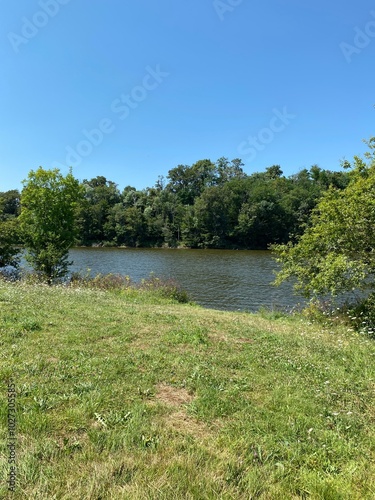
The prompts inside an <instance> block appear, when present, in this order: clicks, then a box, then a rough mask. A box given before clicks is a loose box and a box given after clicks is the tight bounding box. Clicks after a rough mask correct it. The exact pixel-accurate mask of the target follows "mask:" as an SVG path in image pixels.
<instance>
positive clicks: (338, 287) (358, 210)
mask: <svg viewBox="0 0 375 500" xmlns="http://www.w3.org/2000/svg"><path fill="white" fill-rule="evenodd" d="M368 145H369V147H370V151H369V153H368V154H367V155H366V157H367V160H368V162H367V163H366V162H365V161H364V160H362V159H360V158H358V157H355V158H354V164H353V169H352V171H351V172H350V174H349V184H348V185H347V187H346V188H345V189H341V190H339V189H337V188H336V187H333V186H331V187H330V188H329V189H328V191H326V192H325V194H324V195H323V197H322V199H321V200H320V202H319V203H318V205H317V207H316V208H315V209H314V210H313V214H312V217H311V225H310V227H307V229H306V231H305V232H304V234H303V235H302V236H301V237H300V238H299V240H298V242H297V243H296V244H292V243H288V244H286V245H274V246H273V247H272V248H273V250H275V251H276V253H277V260H278V262H279V263H281V264H282V266H283V267H282V269H281V271H280V273H279V274H278V276H277V279H276V283H281V282H282V281H284V280H286V279H296V284H295V287H296V289H297V290H299V291H300V292H302V293H303V294H304V295H305V296H307V297H310V296H319V295H324V294H331V295H333V296H336V295H338V294H340V293H342V292H347V291H352V290H357V289H359V290H367V289H373V288H374V271H375V139H374V138H373V139H371V140H370V141H369V142H368Z"/></svg>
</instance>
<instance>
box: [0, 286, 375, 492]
mask: <svg viewBox="0 0 375 500" xmlns="http://www.w3.org/2000/svg"><path fill="white" fill-rule="evenodd" d="M0 335H1V350H0V355H1V359H0V375H1V379H0V380H1V391H0V413H1V415H0V422H1V431H0V432H1V434H0V444H1V458H0V460H1V461H0V474H1V476H0V478H1V485H0V497H1V498H8V497H9V498H15V499H21V498H31V499H49V500H51V499H76V498H77V499H97V500H99V499H112V498H113V499H117V498H119V499H121V498H124V499H211V498H212V499H214V498H220V499H255V498H259V499H272V500H273V499H297V498H311V499H332V500H337V499H350V500H353V499H361V500H362V499H367V498H368V499H373V498H375V407H374V401H375V398H374V396H375V363H374V362H375V341H372V340H369V339H368V338H366V337H365V336H360V335H357V334H355V333H354V332H351V331H348V327H345V326H344V325H342V326H337V327H323V326H321V325H319V324H310V323H308V321H307V320H306V319H303V318H302V316H291V317H284V316H282V315H279V316H278V315H274V316H272V315H269V316H267V315H266V314H263V315H261V314H258V315H251V314H245V313H232V312H221V311H213V310H205V309H203V308H200V307H198V306H194V305H190V304H178V303H176V302H173V301H171V300H168V299H165V298H162V297H160V296H159V295H157V294H155V293H151V292H147V291H136V290H132V289H128V290H124V291H122V292H119V291H117V292H115V291H100V290H89V289H85V288H76V289H69V288H63V287H48V286H42V285H21V284H6V283H3V282H1V283H0ZM10 379H11V380H12V381H13V382H14V383H15V386H16V393H17V403H16V404H17V428H16V436H17V439H16V461H17V484H16V489H15V492H14V493H8V491H7V488H8V486H7V478H8V474H9V467H10V466H9V464H8V448H7V444H8V427H7V414H8V410H7V385H8V381H9V380H10Z"/></svg>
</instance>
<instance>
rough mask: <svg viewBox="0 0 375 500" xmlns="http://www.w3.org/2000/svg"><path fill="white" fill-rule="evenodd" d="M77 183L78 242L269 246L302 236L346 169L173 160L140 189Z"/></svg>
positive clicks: (10, 216) (11, 216)
mask: <svg viewBox="0 0 375 500" xmlns="http://www.w3.org/2000/svg"><path fill="white" fill-rule="evenodd" d="M42 170H43V169H42ZM42 170H40V172H41V171H42ZM47 172H48V171H47ZM45 180H46V179H45ZM60 181H61V179H60ZM25 184H27V181H26V183H25ZM79 184H80V186H79V189H78V190H77V193H76V195H77V199H76V200H75V213H74V219H75V224H76V232H75V236H74V244H76V245H84V246H91V245H104V246H129V247H162V246H164V247H178V246H186V247H190V248H232V249H233V248H239V249H266V248H267V247H268V245H270V244H274V243H287V242H288V241H293V240H295V238H296V237H298V235H300V234H302V232H303V230H304V228H305V226H306V224H308V223H309V219H310V214H311V211H312V209H313V208H314V207H315V206H316V204H317V202H318V200H319V199H320V197H321V196H322V194H323V192H325V191H326V190H327V189H328V188H329V187H330V186H333V187H334V188H336V189H344V188H345V187H346V186H347V184H348V174H347V172H345V171H338V172H337V171H336V172H334V171H330V170H323V169H321V168H319V167H318V166H316V165H314V166H312V167H311V168H310V169H309V170H307V169H304V170H301V171H300V172H298V173H296V174H294V175H291V176H289V177H285V176H284V175H283V172H282V170H281V168H280V166H279V165H273V166H271V167H269V168H267V169H266V170H265V171H264V172H256V173H253V174H251V175H248V174H246V173H245V172H244V170H243V163H242V162H241V160H240V159H234V160H232V161H229V160H228V159H227V158H220V159H219V160H218V161H217V162H215V163H214V162H211V161H210V160H199V161H197V162H196V163H194V164H193V165H191V166H189V165H178V166H177V167H175V168H173V169H171V170H170V171H169V172H168V175H167V178H164V177H159V178H158V180H157V181H156V183H155V185H154V186H153V187H150V188H145V189H143V190H137V189H136V188H134V187H132V186H127V187H125V189H123V190H122V191H120V190H119V188H118V186H117V184H116V183H115V182H113V181H110V180H107V179H106V177H104V176H97V177H95V178H93V179H90V180H87V179H85V180H83V182H81V183H79ZM25 193H27V191H25ZM25 193H24V194H25ZM51 194H52V190H50V195H51ZM23 198H24V196H23V195H22V193H19V192H18V191H17V190H11V191H7V192H1V193H0V221H1V228H2V229H1V235H2V240H12V239H13V238H14V236H15V235H14V234H13V233H14V232H15V231H16V226H17V223H16V219H17V218H18V216H19V215H20V213H21V206H22V205H25V206H26V203H25V202H26V200H24V199H23ZM49 202H51V200H50V201H49ZM28 203H30V201H29V200H28ZM46 203H48V201H47V200H46ZM44 209H45V207H44ZM41 210H42V211H43V207H42V208H41ZM70 224H73V221H70ZM50 230H51V228H50ZM19 238H20V241H19V242H20V243H22V241H21V240H22V235H20V237H19ZM3 253H6V252H4V250H3ZM3 259H4V256H3Z"/></svg>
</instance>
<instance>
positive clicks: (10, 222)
mask: <svg viewBox="0 0 375 500" xmlns="http://www.w3.org/2000/svg"><path fill="white" fill-rule="evenodd" d="M18 242H19V228H18V223H17V220H16V219H7V220H3V221H1V220H0V268H1V267H6V266H14V267H18V264H19V256H18V254H19V252H20V249H19V247H18V246H17V243H18Z"/></svg>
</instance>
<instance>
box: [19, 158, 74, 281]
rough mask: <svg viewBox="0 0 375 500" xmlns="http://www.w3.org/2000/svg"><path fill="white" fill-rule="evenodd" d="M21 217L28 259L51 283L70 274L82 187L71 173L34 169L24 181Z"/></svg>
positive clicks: (40, 168)
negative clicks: (77, 209) (70, 258)
mask: <svg viewBox="0 0 375 500" xmlns="http://www.w3.org/2000/svg"><path fill="white" fill-rule="evenodd" d="M23 184H24V188H23V190H22V194H21V215H20V216H19V220H20V228H21V233H22V239H23V243H24V245H25V248H26V250H27V255H26V259H27V260H28V262H29V263H30V264H31V265H32V266H33V268H34V270H35V271H36V272H37V273H38V274H39V275H40V276H41V277H42V278H44V279H47V281H48V282H49V283H51V282H52V281H54V280H56V279H58V278H61V277H63V276H65V275H66V274H67V272H68V266H69V265H70V264H71V262H69V261H68V252H69V248H70V247H71V246H72V245H73V244H74V242H75V238H76V236H77V228H76V220H75V219H76V213H75V212H76V206H77V203H78V201H79V200H80V198H81V196H82V186H81V185H80V184H79V182H78V180H76V179H75V178H74V177H73V174H72V172H71V171H70V172H69V174H67V175H66V176H65V177H64V176H63V175H62V174H61V173H60V171H59V170H58V169H54V170H45V169H43V168H42V167H39V168H38V169H37V170H36V171H33V170H31V172H30V173H29V175H28V178H27V179H26V180H25V181H23Z"/></svg>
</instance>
